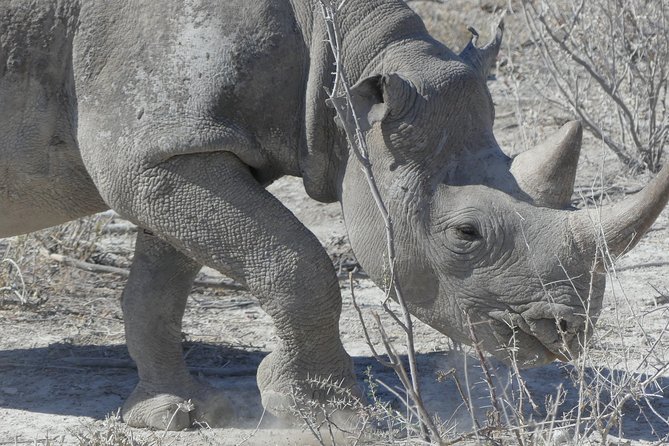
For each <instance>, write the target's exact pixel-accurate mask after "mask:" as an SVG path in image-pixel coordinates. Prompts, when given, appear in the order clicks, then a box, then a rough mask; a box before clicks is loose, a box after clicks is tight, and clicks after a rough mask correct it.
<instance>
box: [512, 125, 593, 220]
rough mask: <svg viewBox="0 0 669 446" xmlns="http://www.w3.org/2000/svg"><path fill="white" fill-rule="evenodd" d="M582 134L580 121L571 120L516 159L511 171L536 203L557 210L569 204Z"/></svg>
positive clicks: (520, 185)
mask: <svg viewBox="0 0 669 446" xmlns="http://www.w3.org/2000/svg"><path fill="white" fill-rule="evenodd" d="M582 137H583V128H582V126H581V124H580V123H579V122H578V121H571V122H568V123H567V124H565V125H564V126H562V128H561V129H560V130H558V131H557V132H556V133H555V134H553V135H552V136H551V137H549V138H548V139H547V140H546V141H544V142H543V143H542V144H540V145H538V146H537V147H535V148H533V149H531V150H527V151H525V152H523V153H521V154H519V155H518V156H516V157H515V158H514V159H513V162H512V163H511V167H510V171H511V174H512V175H513V176H514V178H515V179H516V182H517V183H518V186H519V187H520V189H521V190H522V191H523V192H525V193H526V194H527V195H529V196H530V197H531V198H532V201H533V202H534V204H536V205H537V206H544V207H549V208H555V209H563V208H565V207H566V206H568V205H569V203H570V201H571V195H572V193H573V192H574V179H575V178H576V167H577V166H578V157H579V154H580V153H581V139H582Z"/></svg>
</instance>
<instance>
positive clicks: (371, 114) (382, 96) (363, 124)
mask: <svg viewBox="0 0 669 446" xmlns="http://www.w3.org/2000/svg"><path fill="white" fill-rule="evenodd" d="M414 93H415V88H414V87H413V85H412V84H411V83H410V82H408V81H406V80H405V79H403V78H402V77H401V76H400V75H399V74H395V73H390V74H382V75H381V74H380V75H376V76H371V77H368V78H365V79H362V80H361V81H359V82H358V83H356V84H355V85H354V86H353V87H351V102H352V105H353V107H354V109H355V114H356V116H357V117H358V124H359V125H360V129H361V130H362V131H363V132H364V131H367V130H369V129H370V128H371V127H372V125H374V123H376V122H381V121H383V120H384V119H385V118H386V117H387V116H388V115H389V114H394V115H401V113H402V111H403V108H404V107H405V106H406V105H407V104H408V103H410V101H407V99H408V95H409V94H414ZM334 100H335V99H330V100H329V101H334ZM336 100H337V101H343V100H344V99H343V98H339V99H336ZM347 119H352V117H347ZM339 124H341V123H340V122H339ZM349 124H354V123H353V122H350V123H349Z"/></svg>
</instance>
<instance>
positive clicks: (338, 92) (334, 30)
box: [320, 0, 439, 441]
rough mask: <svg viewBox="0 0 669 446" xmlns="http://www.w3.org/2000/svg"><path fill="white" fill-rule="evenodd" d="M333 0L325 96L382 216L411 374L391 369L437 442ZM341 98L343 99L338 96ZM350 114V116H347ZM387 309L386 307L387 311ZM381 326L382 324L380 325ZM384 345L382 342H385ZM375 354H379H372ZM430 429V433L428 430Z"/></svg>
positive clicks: (327, 3)
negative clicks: (331, 73) (330, 69)
mask: <svg viewBox="0 0 669 446" xmlns="http://www.w3.org/2000/svg"><path fill="white" fill-rule="evenodd" d="M334 3H335V2H334V0H320V6H321V12H322V15H323V18H324V19H325V23H326V27H327V35H328V43H329V45H330V49H331V51H332V55H333V57H334V68H335V71H334V83H333V88H332V91H329V92H328V96H329V97H330V99H331V100H332V101H331V102H332V105H333V106H334V109H335V112H336V114H337V116H338V118H339V119H340V121H341V123H342V127H343V129H344V132H345V134H346V139H347V141H348V144H349V146H350V148H351V150H352V151H353V153H354V154H355V156H356V158H357V159H358V161H359V162H360V165H361V167H362V170H363V172H364V174H365V177H366V179H367V185H368V186H369V190H370V192H371V194H372V197H373V198H374V202H375V204H376V206H377V209H378V211H379V214H380V215H381V218H382V219H383V222H384V226H385V232H386V249H387V256H388V264H389V274H390V280H391V284H392V287H391V289H392V291H393V292H394V294H395V297H396V299H397V302H398V303H399V305H400V311H401V313H402V314H401V317H402V324H401V325H402V328H403V330H404V332H405V335H406V346H407V356H408V359H409V370H410V377H409V376H407V374H406V370H405V369H404V366H403V365H402V362H401V361H399V366H394V367H393V370H395V372H396V373H397V374H398V376H399V377H400V379H401V380H402V381H403V384H404V383H405V381H404V380H405V379H406V386H407V387H406V391H407V393H408V394H409V396H410V397H411V399H412V401H413V403H414V404H415V405H416V407H417V408H418V412H419V421H420V425H421V431H422V433H423V437H424V439H426V440H428V441H429V440H434V441H439V432H438V430H437V428H436V427H435V426H434V424H433V423H432V420H431V418H430V417H429V416H428V415H427V414H426V412H425V408H424V405H423V402H422V398H421V394H420V386H419V382H418V372H417V367H416V352H415V347H414V333H413V322H412V320H411V315H410V314H409V311H408V308H407V305H406V300H405V298H404V294H403V292H402V287H401V284H400V282H399V279H398V277H397V275H396V274H395V261H396V252H395V230H394V225H393V220H392V218H391V216H390V214H389V213H388V208H387V207H386V204H385V203H384V201H383V199H382V197H381V193H380V191H379V188H378V185H377V183H376V180H375V178H374V173H373V170H372V162H371V160H370V159H369V152H368V150H367V145H366V141H365V137H364V135H363V132H362V129H361V128H360V125H359V123H358V122H359V121H358V116H357V114H356V111H355V108H354V107H353V102H352V96H351V90H350V87H349V84H348V80H347V78H346V71H345V67H344V66H343V63H342V61H341V58H340V55H341V53H340V48H341V46H340V42H341V40H340V37H341V36H340V32H339V27H338V24H337V17H336V14H337V10H338V9H339V7H341V5H342V4H343V2H341V3H340V4H339V6H336V5H335V4H334ZM341 98H344V101H340V100H338V99H341ZM349 116H350V117H351V119H349V118H347V117H349ZM387 311H388V310H387ZM379 327H380V329H382V327H381V326H380V324H379ZM384 344H385V343H384ZM385 345H386V351H387V352H388V354H389V355H390V354H391V353H390V352H389V350H388V345H387V344H385ZM375 356H378V355H375ZM390 362H392V363H394V360H393V358H392V356H391V361H390ZM428 430H429V434H428V432H427V431H428Z"/></svg>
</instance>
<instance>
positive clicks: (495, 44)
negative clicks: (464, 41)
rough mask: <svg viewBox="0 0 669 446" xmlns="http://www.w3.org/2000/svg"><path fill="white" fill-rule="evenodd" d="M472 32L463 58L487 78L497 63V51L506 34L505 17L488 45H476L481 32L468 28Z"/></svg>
mask: <svg viewBox="0 0 669 446" xmlns="http://www.w3.org/2000/svg"><path fill="white" fill-rule="evenodd" d="M467 29H468V30H469V32H470V33H472V37H471V40H470V41H469V44H468V45H467V46H466V47H465V49H464V50H462V52H461V53H460V57H461V58H462V60H463V61H464V62H465V63H467V64H468V65H469V66H471V67H472V68H474V69H475V70H476V71H477V72H478V73H480V74H481V76H482V77H483V79H487V78H488V75H489V74H490V69H491V68H492V67H493V66H494V65H495V61H496V60H497V53H499V48H500V46H501V45H502V36H503V35H504V17H502V18H501V19H500V21H499V24H498V25H497V28H496V29H495V37H494V38H493V39H492V41H490V42H489V43H488V44H487V45H485V46H483V47H481V48H479V47H478V46H476V43H477V41H478V37H479V33H478V32H476V30H475V29H474V28H473V27H471V26H470V27H469V28H467Z"/></svg>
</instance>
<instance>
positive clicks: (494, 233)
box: [340, 26, 669, 366]
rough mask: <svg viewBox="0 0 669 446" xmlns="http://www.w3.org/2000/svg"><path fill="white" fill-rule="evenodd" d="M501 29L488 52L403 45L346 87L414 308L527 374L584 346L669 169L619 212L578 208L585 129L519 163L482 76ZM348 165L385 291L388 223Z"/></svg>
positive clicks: (365, 241) (562, 135) (346, 184)
mask: <svg viewBox="0 0 669 446" xmlns="http://www.w3.org/2000/svg"><path fill="white" fill-rule="evenodd" d="M501 34H502V27H501V26H500V28H499V29H498V30H497V35H496V37H495V39H494V40H493V42H492V43H490V44H489V45H487V46H485V47H483V48H477V47H476V46H475V45H474V43H472V44H470V45H469V46H468V47H467V48H466V49H465V50H464V51H463V52H462V53H461V54H460V55H456V54H454V53H452V52H451V51H450V50H448V49H447V48H445V47H443V46H436V45H435V44H434V42H419V43H415V44H413V45H401V44H399V45H396V47H394V49H393V50H392V51H390V50H389V54H387V55H386V57H385V58H384V60H383V63H382V64H381V65H380V66H378V67H376V70H377V71H378V72H377V73H373V72H372V73H370V74H369V75H368V76H364V77H363V78H362V80H360V81H359V82H358V83H357V84H356V85H355V86H354V87H353V88H352V94H353V105H354V107H355V109H356V112H357V114H358V116H359V123H360V126H361V128H362V130H363V131H364V135H365V140H366V144H367V147H368V151H369V158H370V161H371V165H372V171H373V173H374V176H375V180H376V183H377V184H378V186H379V190H380V194H381V196H382V199H383V201H384V203H385V205H386V206H387V208H388V212H389V214H390V217H391V219H392V221H393V224H394V229H395V248H396V251H397V256H396V257H397V259H396V262H395V274H397V278H398V279H399V282H400V284H401V287H402V290H403V294H404V295H405V299H406V300H407V305H408V307H409V310H410V311H411V312H412V313H413V314H414V315H415V316H417V317H418V318H420V319H421V320H423V321H424V322H426V323H428V324H429V325H431V326H432V327H434V328H435V329H437V330H439V331H441V332H443V333H445V334H447V335H449V336H451V337H452V338H454V339H456V340H459V341H462V342H466V343H471V342H476V343H477V344H479V345H480V346H481V347H482V348H483V349H485V350H487V351H489V352H491V353H493V354H494V355H496V356H497V357H499V358H501V359H503V360H509V359H515V360H516V361H517V362H518V364H519V365H520V366H533V365H541V364H544V363H546V362H549V361H552V360H554V359H555V358H560V359H564V358H570V357H573V356H575V355H577V354H578V353H579V352H580V351H581V349H582V345H583V342H584V340H585V337H586V336H587V335H588V333H589V332H590V329H591V328H592V323H593V322H594V321H595V320H596V318H597V315H598V313H599V311H600V309H601V306H602V296H603V293H604V286H605V276H604V274H603V273H602V271H603V266H604V265H605V261H607V260H609V259H614V258H615V257H616V256H618V255H620V254H622V253H623V252H624V251H625V250H627V249H629V248H631V247H632V246H633V245H634V244H636V242H637V241H638V240H639V238H640V236H641V235H642V234H643V233H644V232H645V231H646V230H647V229H648V227H649V226H650V224H652V222H653V221H654V219H655V218H656V217H657V215H658V214H659V212H660V211H661V210H662V208H663V207H664V205H665V204H666V201H667V198H668V197H669V170H667V169H666V168H665V169H664V170H663V171H662V173H661V174H660V175H659V176H658V178H656V180H655V181H654V182H653V184H651V185H649V186H648V187H647V188H646V189H645V190H644V191H643V192H641V193H639V194H638V195H637V196H634V197H631V198H629V199H628V200H627V201H625V202H623V203H622V204H618V205H616V206H615V207H611V208H601V209H598V210H597V211H588V210H575V209H573V208H570V198H571V195H572V192H573V186H574V176H575V172H576V164H577V161H578V154H579V151H580V146H581V133H582V131H581V126H580V124H578V123H575V122H572V123H568V124H566V125H565V126H564V127H563V128H562V129H561V130H559V131H558V132H557V133H556V134H555V135H554V136H553V137H551V138H549V139H548V141H546V142H545V143H543V144H541V145H539V146H538V147H536V148H534V149H532V150H529V151H526V152H524V153H522V154H521V155H519V156H518V157H516V158H515V159H513V160H512V159H510V158H509V157H507V156H506V155H505V154H504V153H503V152H502V151H501V150H500V148H499V145H498V144H497V142H496V140H495V137H494V135H493V130H492V127H493V120H494V108H493V103H492V99H491V96H490V93H489V91H488V89H487V86H486V81H485V79H486V75H487V70H488V68H489V66H490V65H491V63H492V61H493V60H494V59H495V57H496V54H497V50H498V48H499V44H500V40H501ZM346 162H347V166H346V168H345V169H343V172H344V173H343V174H342V175H341V181H340V198H341V201H342V207H343V210H344V217H345V220H346V223H347V227H348V230H349V235H350V239H351V244H352V247H353V250H354V251H355V253H356V256H357V257H358V260H359V261H360V263H361V264H362V266H363V267H364V268H365V270H366V271H367V272H368V273H369V274H370V275H371V276H372V278H374V280H375V281H376V282H377V283H378V284H379V285H381V286H383V287H385V288H387V287H388V284H389V280H388V273H389V271H390V268H389V267H388V262H387V260H388V259H387V256H386V239H385V236H384V234H385V230H384V223H383V221H382V219H381V218H380V215H379V213H378V210H377V208H376V205H375V204H374V200H373V197H372V195H371V193H370V191H369V188H368V185H367V178H366V177H365V175H364V174H363V173H362V171H361V168H360V166H359V165H358V164H357V163H358V161H357V160H356V159H355V157H354V156H352V155H351V156H349V157H348V160H347V161H346ZM602 247H606V249H601V248H602ZM603 253H604V254H603Z"/></svg>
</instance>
